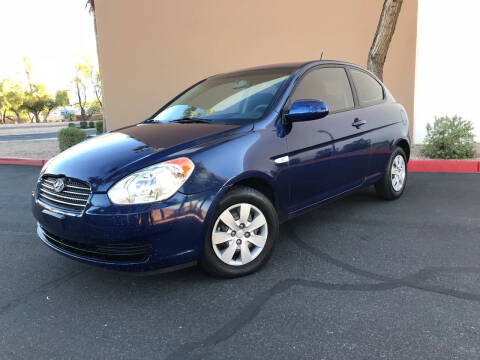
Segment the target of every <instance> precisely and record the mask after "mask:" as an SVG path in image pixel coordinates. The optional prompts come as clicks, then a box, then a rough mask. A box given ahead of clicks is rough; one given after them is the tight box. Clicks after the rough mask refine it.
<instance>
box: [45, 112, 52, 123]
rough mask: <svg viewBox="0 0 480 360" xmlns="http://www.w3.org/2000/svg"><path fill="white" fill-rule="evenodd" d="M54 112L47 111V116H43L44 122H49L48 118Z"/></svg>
mask: <svg viewBox="0 0 480 360" xmlns="http://www.w3.org/2000/svg"><path fill="white" fill-rule="evenodd" d="M52 110H53V109H52ZM52 110H49V111H47V112H46V113H45V114H43V121H44V122H47V121H48V117H49V116H50V112H51V111H52Z"/></svg>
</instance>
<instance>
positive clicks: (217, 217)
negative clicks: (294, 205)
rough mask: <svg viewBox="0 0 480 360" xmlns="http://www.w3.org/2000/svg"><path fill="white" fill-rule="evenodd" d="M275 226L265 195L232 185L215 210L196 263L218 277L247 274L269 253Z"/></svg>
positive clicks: (266, 258) (261, 264) (275, 235)
mask: <svg viewBox="0 0 480 360" xmlns="http://www.w3.org/2000/svg"><path fill="white" fill-rule="evenodd" d="M229 214H230V215H229ZM245 219H246V220H245ZM224 220H225V222H224ZM242 220H243V221H242ZM232 221H233V222H232ZM227 223H228V225H227ZM242 224H243V225H244V227H241V226H242ZM260 224H263V225H260ZM259 225H260V226H259ZM278 227H279V223H278V216H277V212H276V210H275V207H274V206H273V204H272V203H271V201H270V200H269V199H268V198H267V197H266V196H265V195H263V194H262V193H261V192H259V191H257V190H255V189H252V188H249V187H246V186H238V187H234V188H233V189H232V190H230V191H229V192H227V193H226V194H225V196H224V197H223V199H222V200H220V202H219V203H218V205H217V207H216V209H215V212H214V214H213V216H212V220H211V222H210V225H209V227H208V231H207V234H206V236H205V243H204V248H203V255H202V258H201V260H200V265H201V266H202V268H203V269H204V270H205V271H206V272H208V273H209V274H211V275H214V276H219V277H227V278H233V277H239V276H244V275H248V274H251V273H252V272H255V271H257V270H258V269H260V268H261V267H262V266H263V265H264V264H265V263H266V262H267V261H268V259H269V258H270V256H271V255H272V252H273V248H274V245H275V240H276V238H277V236H278ZM232 231H233V232H232ZM232 234H233V235H232ZM212 239H213V240H212ZM262 245H263V246H262ZM222 258H223V260H222Z"/></svg>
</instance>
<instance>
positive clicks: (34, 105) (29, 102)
mask: <svg viewBox="0 0 480 360" xmlns="http://www.w3.org/2000/svg"><path fill="white" fill-rule="evenodd" d="M29 88H30V90H29V91H26V92H25V100H24V102H23V106H22V107H23V109H25V110H26V111H28V112H29V113H31V114H32V115H33V117H34V118H35V121H36V122H37V123H39V122H40V114H41V113H42V112H43V111H44V110H45V107H46V106H47V105H48V102H49V100H50V97H49V96H48V95H47V94H46V91H45V86H44V85H43V84H34V83H31V84H30V85H29Z"/></svg>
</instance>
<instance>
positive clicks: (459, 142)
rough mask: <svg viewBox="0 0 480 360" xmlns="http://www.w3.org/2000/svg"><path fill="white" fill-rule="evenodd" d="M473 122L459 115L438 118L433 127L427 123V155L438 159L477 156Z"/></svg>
mask: <svg viewBox="0 0 480 360" xmlns="http://www.w3.org/2000/svg"><path fill="white" fill-rule="evenodd" d="M475 152H476V149H475V141H474V135H473V124H472V123H471V122H470V121H467V120H463V119H462V118H461V117H459V116H456V115H455V116H454V117H452V118H449V117H448V116H444V117H440V118H437V117H435V122H434V124H433V127H432V126H431V125H430V124H427V137H426V138H425V155H427V156H428V157H430V158H434V159H435V158H437V159H467V158H472V157H475Z"/></svg>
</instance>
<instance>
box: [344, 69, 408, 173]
mask: <svg viewBox="0 0 480 360" xmlns="http://www.w3.org/2000/svg"><path fill="white" fill-rule="evenodd" d="M348 72H349V74H350V78H351V80H352V85H353V88H354V89H355V93H356V95H357V101H358V106H357V110H356V117H357V118H358V119H361V120H362V122H363V125H362V126H361V128H362V131H364V132H365V134H364V136H368V140H369V141H370V144H371V148H370V153H371V155H370V164H369V167H368V170H367V174H366V177H367V178H368V177H372V178H374V177H376V176H378V175H379V174H381V173H382V172H383V171H384V170H385V167H386V165H387V162H388V160H389V158H390V146H391V141H392V135H391V134H392V127H391V126H392V125H395V124H397V123H399V121H401V114H400V112H397V113H396V114H398V116H396V117H395V116H393V117H392V109H391V104H388V103H387V102H386V101H385V97H386V94H385V90H384V88H383V86H382V85H381V84H380V82H378V81H377V80H376V79H375V78H374V77H373V76H372V75H371V74H369V73H368V72H367V71H365V70H362V69H359V68H356V67H348Z"/></svg>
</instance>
